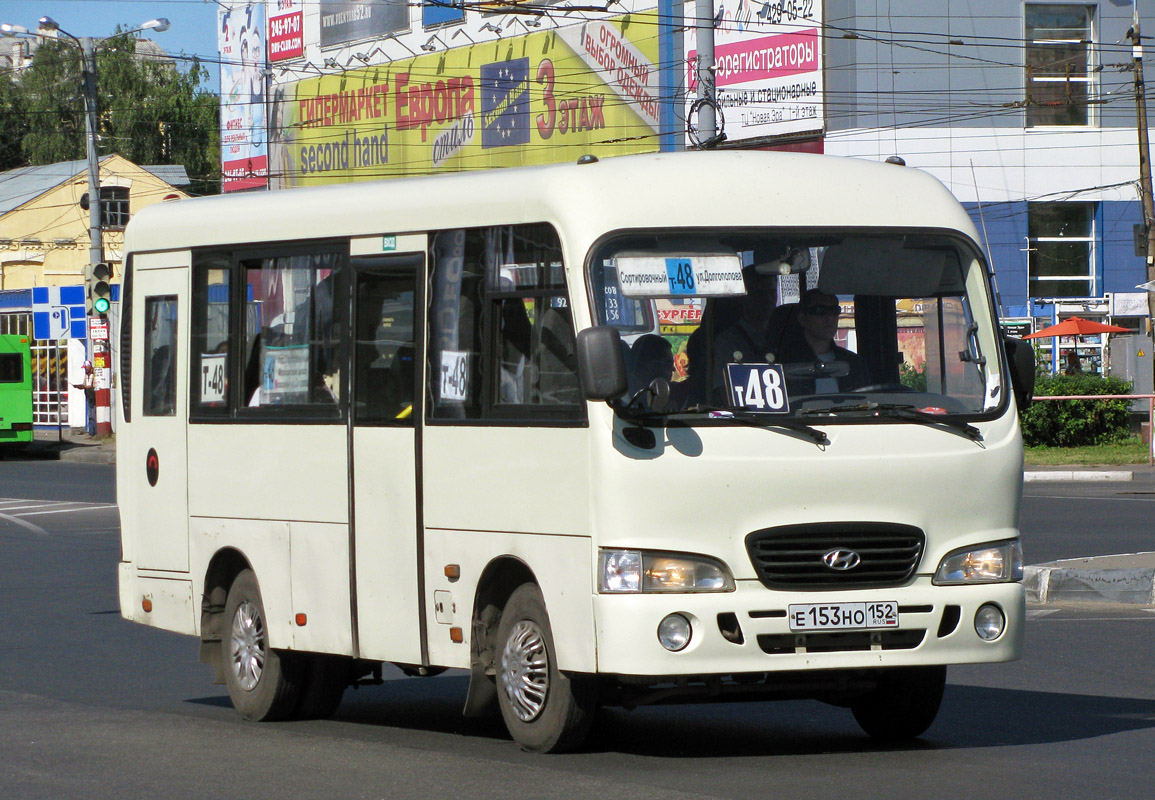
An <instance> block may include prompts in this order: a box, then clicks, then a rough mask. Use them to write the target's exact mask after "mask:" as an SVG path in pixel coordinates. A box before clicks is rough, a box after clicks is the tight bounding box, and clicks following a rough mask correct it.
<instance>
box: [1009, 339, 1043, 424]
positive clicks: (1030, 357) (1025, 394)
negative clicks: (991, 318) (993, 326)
mask: <svg viewBox="0 0 1155 800" xmlns="http://www.w3.org/2000/svg"><path fill="white" fill-rule="evenodd" d="M1003 347H1004V348H1006V351H1007V363H1008V364H1009V365H1010V368H1011V387H1012V388H1013V389H1014V392H1015V402H1016V403H1018V405H1019V411H1022V410H1023V409H1024V408H1026V407H1027V404H1028V403H1030V402H1031V398H1032V397H1034V396H1035V351H1034V349H1033V348H1032V347H1031V345H1030V343H1029V342H1024V341H1023V340H1022V339H1015V338H1013V337H1010V336H1004V337H1003Z"/></svg>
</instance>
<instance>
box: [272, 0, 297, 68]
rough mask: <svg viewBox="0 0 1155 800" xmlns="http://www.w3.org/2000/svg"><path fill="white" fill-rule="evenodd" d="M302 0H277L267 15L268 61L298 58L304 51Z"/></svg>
mask: <svg viewBox="0 0 1155 800" xmlns="http://www.w3.org/2000/svg"><path fill="white" fill-rule="evenodd" d="M303 4H304V0H277V3H276V5H275V6H274V7H272V8H273V10H272V12H271V13H270V15H269V35H268V36H267V37H266V38H267V39H268V42H269V61H270V62H277V61H285V60H287V59H290V58H299V57H300V56H302V55H304V53H305V38H304V26H303V24H302V23H303V18H304V10H303Z"/></svg>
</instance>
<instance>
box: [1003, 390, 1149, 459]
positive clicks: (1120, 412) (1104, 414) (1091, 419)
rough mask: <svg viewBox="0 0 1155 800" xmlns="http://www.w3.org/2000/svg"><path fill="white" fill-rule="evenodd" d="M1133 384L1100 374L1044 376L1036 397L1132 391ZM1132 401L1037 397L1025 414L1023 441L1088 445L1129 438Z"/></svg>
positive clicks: (1068, 445) (1052, 445)
mask: <svg viewBox="0 0 1155 800" xmlns="http://www.w3.org/2000/svg"><path fill="white" fill-rule="evenodd" d="M1130 391H1131V384H1129V383H1128V382H1127V381H1124V380H1122V379H1120V378H1103V377H1100V376H1098V375H1090V374H1088V375H1043V376H1040V377H1039V378H1038V379H1037V380H1036V381H1035V396H1036V397H1042V396H1045V395H1091V394H1129V393H1130ZM1130 406H1131V402H1130V401H1128V400H1036V401H1035V402H1033V403H1031V404H1030V405H1029V406H1028V407H1027V409H1026V411H1025V412H1024V413H1023V415H1022V419H1021V421H1020V424H1021V425H1022V431H1023V442H1024V443H1025V444H1027V445H1028V446H1031V447H1039V446H1045V447H1086V446H1090V445H1099V444H1110V443H1112V442H1119V441H1123V440H1125V439H1126V438H1127V437H1128V436H1129V435H1130V432H1131V424H1130V416H1131V415H1130Z"/></svg>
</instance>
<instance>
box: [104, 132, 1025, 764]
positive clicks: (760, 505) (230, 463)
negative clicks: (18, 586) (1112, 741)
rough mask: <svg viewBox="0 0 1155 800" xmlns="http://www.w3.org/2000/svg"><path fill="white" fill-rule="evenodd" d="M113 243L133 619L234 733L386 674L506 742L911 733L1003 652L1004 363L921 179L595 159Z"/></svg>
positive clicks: (1014, 512) (721, 159) (403, 187)
mask: <svg viewBox="0 0 1155 800" xmlns="http://www.w3.org/2000/svg"><path fill="white" fill-rule="evenodd" d="M125 248H126V272H125V275H124V283H123V300H122V302H123V321H122V326H121V330H120V337H121V350H120V353H121V362H120V372H119V375H120V380H119V385H118V390H119V394H120V402H119V404H118V405H119V407H118V411H117V413H118V414H119V415H120V418H119V419H118V423H119V425H118V436H117V448H118V454H117V459H118V470H117V491H118V500H119V505H120V514H121V530H122V551H123V556H122V559H121V563H120V567H119V587H120V607H121V611H122V614H123V615H124V616H125V617H126V618H128V619H130V620H134V621H136V622H140V623H143V624H146V625H151V626H155V627H157V628H162V629H166V630H170V631H176V632H179V633H183V634H188V635H191V636H195V637H198V638H199V640H200V657H201V659H202V661H204V662H205V663H207V664H208V665H209V666H210V667H211V668H212V669H213V671H214V673H215V676H216V678H217V680H218V681H219V682H223V683H224V684H226V686H227V688H228V693H229V696H230V698H231V699H232V702H233V704H234V705H235V706H236V708H237V710H238V711H239V712H240V713H241V714H242V715H243V716H244V717H245V718H246V719H251V720H275V719H287V718H308V717H313V718H317V717H325V716H328V715H331V714H332V713H333V712H334V711H335V710H336V708H337V707H338V705H339V703H340V702H341V699H342V695H343V693H344V691H345V689H346V688H347V687H348V686H351V685H362V684H366V683H374V682H380V681H381V680H382V668H383V666H384V665H388V664H395V665H397V666H399V667H401V669H402V670H403V671H404V672H405V673H406V674H409V675H412V676H433V675H436V674H438V673H439V672H442V671H444V670H445V669H450V668H453V669H459V670H465V671H467V672H468V673H469V676H470V677H469V689H468V692H467V694H466V695H465V696H464V697H463V698H462V701H463V706H464V710H465V713H467V714H470V715H482V714H489V713H493V714H497V713H500V714H501V716H502V717H503V718H504V721H505V723H506V725H507V727H508V729H509V732H510V734H511V736H512V737H513V739H514V740H515V741H516V742H517V743H518V744H519V745H520V746H521V747H522V748H524V749H526V750H530V751H540V752H549V751H560V750H565V749H570V748H574V747H576V746H578V745H579V744H580V743H581V742H582V741H583V738H584V737H585V736H586V734H587V732H588V731H589V727H590V723H591V720H592V719H593V716H594V714H595V712H596V710H597V709H598V708H599V707H601V706H614V705H616V706H625V707H636V706H641V705H644V704H653V703H670V702H716V701H731V700H742V701H751V700H759V699H776V698H800V697H804V698H814V699H817V700H821V701H825V702H829V703H833V704H835V705H839V706H844V707H847V708H849V710H850V712H851V713H853V715H854V717H855V718H856V719H857V721H858V722H859V724H860V725H861V727H862V728H863V729H864V730H865V731H866V732H867V733H868V734H870V735H872V736H876V737H880V738H884V739H902V738H909V737H914V736H918V735H921V734H922V733H923V732H924V731H925V730H926V729H927V728H928V726H930V724H931V723H932V721H933V720H934V718H935V715H936V713H937V711H938V708H939V705H940V701H941V698H942V695H943V689H944V685H945V682H946V670H947V667H948V665H951V664H974V663H980V662H1003V661H1009V660H1012V659H1016V658H1018V657H1019V655H1020V652H1021V648H1022V642H1023V625H1024V615H1025V611H1024V595H1023V589H1022V584H1021V578H1022V550H1021V548H1020V544H1019V530H1018V518H1019V502H1020V493H1021V483H1022V446H1021V440H1020V436H1019V427H1018V420H1017V412H1016V408H1017V407H1018V406H1019V405H1020V404H1021V403H1022V402H1023V401H1024V400H1025V399H1026V398H1027V397H1028V396H1029V393H1030V391H1031V388H1032V385H1031V382H1032V380H1033V377H1032V376H1033V374H1034V372H1033V364H1032V361H1031V353H1030V349H1029V348H1027V347H1024V346H1019V343H1017V342H1016V341H1014V340H1006V339H1004V338H1003V337H1002V336H1001V334H1000V331H999V328H998V325H997V321H996V311H995V303H994V302H993V298H992V288H991V280H990V270H989V267H988V265H987V264H986V262H985V260H984V258H983V255H982V251H981V248H980V247H979V244H978V241H977V233H976V231H975V230H974V227H973V225H972V223H971V220H970V219H969V217H968V215H967V213H966V211H965V210H964V209H963V208H962V206H960V205H959V203H958V202H957V201H956V200H955V199H954V198H953V197H952V196H951V195H950V194H949V192H948V191H947V190H946V189H945V188H944V187H943V186H942V185H941V184H940V183H939V182H938V181H937V180H935V179H934V178H932V177H931V176H929V175H927V174H925V173H923V172H920V171H918V170H916V169H911V168H907V167H902V166H895V165H890V164H879V163H871V162H866V161H861V160H853V159H841V158H830V157H823V156H811V155H799V154H782V153H768V152H750V151H748V152H689V153H671V154H653V155H643V156H627V157H621V158H613V159H604V160H601V161H599V160H598V159H596V158H593V157H584V158H582V159H581V160H579V162H578V163H574V164H564V165H553V166H543V167H532V168H525V169H508V170H499V171H489V172H472V173H462V174H455V175H447V176H438V177H428V178H415V179H398V180H392V181H382V182H372V183H356V184H348V185H340V186H330V187H324V188H316V189H300V190H289V191H279V192H266V193H254V194H237V195H232V196H226V197H213V198H204V199H193V200H182V201H179V202H174V203H163V204H159V205H155V206H152V207H150V208H147V209H145V210H143V211H141V212H140V213H139V214H137V215H136V216H135V217H134V218H133V220H132V221H131V224H130V225H129V227H128V230H127V232H126V242H125ZM786 288H788V289H789V291H784V289H786ZM781 296H788V297H791V298H798V300H797V302H776V299H775V298H778V297H781ZM662 320H667V322H669V321H670V320H672V321H673V322H671V323H670V324H666V323H663V322H662ZM673 323H676V324H673Z"/></svg>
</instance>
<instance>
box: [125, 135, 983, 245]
mask: <svg viewBox="0 0 1155 800" xmlns="http://www.w3.org/2000/svg"><path fill="white" fill-rule="evenodd" d="M513 222H556V223H560V227H561V228H563V234H562V235H563V241H564V240H565V239H569V240H570V241H569V244H570V245H572V246H579V247H582V248H583V249H584V248H585V247H588V246H589V245H590V244H591V243H592V242H593V241H594V240H595V239H596V238H598V237H599V236H601V235H603V234H605V233H606V232H608V231H613V230H621V229H626V228H678V227H698V226H702V227H705V226H717V225H733V226H759V227H763V226H772V227H839V228H857V227H863V228H873V227H880V226H886V227H896V226H901V227H906V228H935V229H948V230H957V231H960V232H962V233H964V234H966V235H967V236H969V237H971V238H976V239H977V233H976V232H975V230H974V226H973V224H972V222H971V220H970V217H969V216H968V215H967V213H966V212H965V210H964V209H963V208H962V207H961V205H959V203H958V201H957V200H955V198H954V197H953V196H952V195H951V194H950V193H949V192H948V191H947V189H946V187H944V186H943V185H942V184H941V183H940V182H939V181H938V180H937V179H936V178H934V177H932V176H931V175H929V174H927V173H925V172H922V171H920V170H918V169H914V168H909V167H900V166H896V165H892V164H884V163H879V162H873V161H866V160H862V159H853V158H842V157H834V156H818V155H807V154H798V153H778V152H766V151H688V152H675V153H653V154H646V155H633V156H620V157H617V158H608V159H603V160H600V161H596V162H593V163H585V164H582V163H566V164H551V165H546V166H536V167H519V168H510V169H500V170H483V171H474V172H460V173H453V174H448V175H438V176H431V177H417V178H397V179H391V180H381V181H372V182H360V183H345V184H338V185H331V186H323V187H316V188H308V189H292V190H283V191H271V192H252V193H243V194H233V195H227V196H220V197H206V198H195V199H190V200H179V201H176V202H171V203H160V204H156V205H153V206H150V207H148V208H146V209H143V210H142V211H141V212H139V213H138V214H136V215H135V216H134V218H133V220H132V221H131V222H130V224H129V227H128V230H127V232H126V242H125V244H126V249H127V250H128V251H160V250H174V249H185V248H188V247H195V246H212V245H229V244H239V243H249V242H252V243H256V242H267V241H285V240H290V239H322V238H329V237H344V236H360V235H373V234H381V233H406V232H418V231H426V230H438V229H444V228H449V227H474V226H481V225H494V224H507V223H513Z"/></svg>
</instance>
